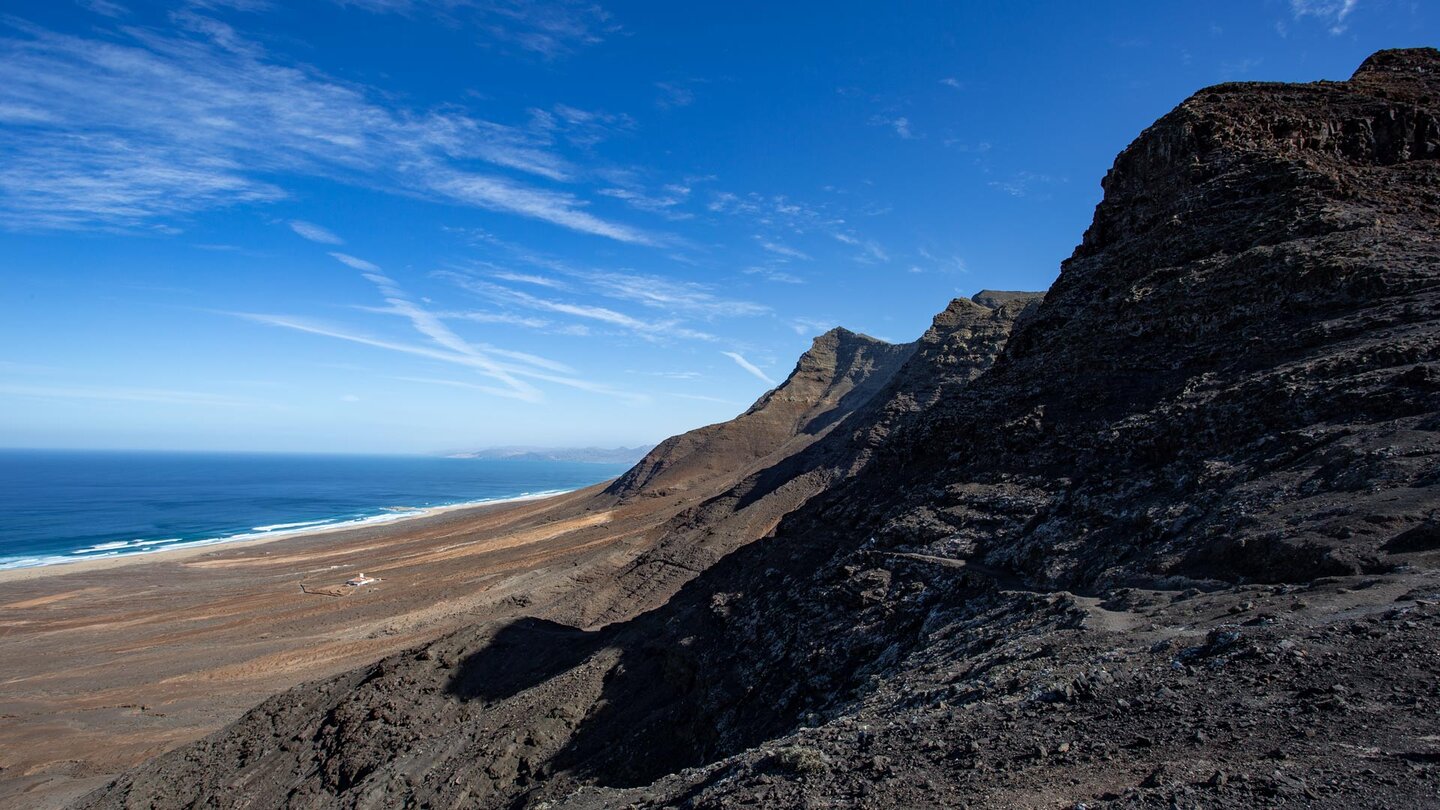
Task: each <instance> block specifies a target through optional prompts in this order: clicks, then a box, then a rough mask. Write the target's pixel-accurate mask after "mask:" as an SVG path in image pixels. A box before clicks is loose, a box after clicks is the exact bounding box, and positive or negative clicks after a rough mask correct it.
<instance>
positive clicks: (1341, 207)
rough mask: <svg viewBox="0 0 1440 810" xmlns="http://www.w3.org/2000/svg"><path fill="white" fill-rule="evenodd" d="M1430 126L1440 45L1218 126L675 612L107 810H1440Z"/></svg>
mask: <svg viewBox="0 0 1440 810" xmlns="http://www.w3.org/2000/svg"><path fill="white" fill-rule="evenodd" d="M1437 121H1440V53H1437V52H1436V51H1434V50H1433V49H1414V50H1408V51H1386V52H1381V53H1378V54H1376V55H1375V56H1373V57H1371V58H1370V59H1369V60H1367V61H1366V63H1365V64H1364V65H1362V66H1361V68H1360V70H1358V71H1357V73H1356V75H1355V77H1353V78H1352V79H1351V80H1350V81H1348V82H1335V83H1332V82H1321V83H1316V84H1310V85H1278V84H1231V85H1221V86H1219V87H1215V88H1210V89H1208V90H1204V91H1201V92H1200V93H1197V94H1196V95H1195V96H1194V97H1192V98H1191V99H1189V100H1187V101H1186V102H1185V103H1184V104H1182V105H1181V106H1180V107H1179V108H1177V109H1176V110H1175V111H1174V112H1172V113H1170V114H1169V115H1167V116H1165V117H1164V118H1162V119H1161V120H1160V121H1158V122H1157V123H1156V124H1155V125H1154V126H1152V127H1151V128H1150V129H1148V130H1146V131H1145V132H1144V133H1142V135H1141V136H1140V137H1139V138H1138V139H1137V140H1136V141H1135V142H1134V143H1133V144H1132V145H1131V146H1129V147H1128V148H1127V149H1126V150H1125V151H1124V152H1122V153H1121V155H1120V156H1119V157H1118V158H1117V160H1116V163H1115V166H1114V168H1113V169H1112V170H1111V171H1110V173H1109V174H1108V175H1107V177H1106V179H1105V183H1104V185H1105V198H1104V200H1103V201H1102V203H1101V204H1100V205H1099V207H1098V208H1097V210H1096V215H1095V220H1094V223H1093V224H1092V226H1091V228H1090V229H1089V230H1088V231H1087V233H1086V235H1085V239H1084V241H1083V242H1082V244H1081V246H1080V247H1079V248H1077V250H1076V252H1075V254H1074V256H1072V257H1071V259H1069V260H1068V261H1067V262H1066V263H1065V264H1064V266H1063V269H1062V273H1061V276H1060V278H1059V280H1058V281H1057V283H1056V285H1055V287H1054V288H1052V290H1051V291H1050V293H1049V294H1048V295H1047V296H1046V298H1045V300H1044V301H1043V303H1041V304H1040V305H1039V306H1038V307H1037V308H1035V309H1034V311H1033V312H1030V313H1028V314H1026V315H1025V316H1024V317H1023V318H1022V319H1021V322H1020V324H1019V325H1018V326H1017V327H1016V328H1015V330H1014V332H1013V333H1012V334H1011V335H1010V337H1009V340H1008V343H1007V344H1006V346H1005V348H1004V349H1003V351H1001V352H1000V354H999V357H998V358H997V359H996V360H995V362H994V364H993V365H992V366H990V367H989V368H988V369H987V370H985V371H984V372H983V373H981V374H979V375H978V376H977V377H975V378H974V379H973V380H970V381H968V382H967V383H965V384H964V385H959V386H953V387H951V388H948V389H946V390H945V391H944V392H942V394H941V395H940V396H938V397H937V398H935V399H934V401H933V402H930V403H928V407H924V408H922V409H918V410H913V411H912V410H909V407H908V406H906V405H904V404H899V403H897V404H895V405H894V406H893V407H894V408H895V410H896V412H897V413H898V414H900V417H899V418H897V419H896V422H895V426H894V427H892V428H888V429H887V428H884V427H882V428H879V429H878V430H877V431H876V433H875V436H876V437H877V443H876V445H875V446H874V447H873V449H872V451H871V452H870V453H869V460H868V463H866V464H865V465H864V466H863V468H862V469H860V470H859V471H858V472H857V473H856V474H855V475H853V476H852V477H849V478H845V479H843V480H840V481H838V482H837V483H835V484H834V485H833V486H832V487H830V488H829V489H827V490H826V491H825V492H822V493H820V494H819V495H817V496H815V497H812V498H810V499H809V500H808V501H807V502H806V503H805V504H803V505H802V506H800V507H799V508H798V509H796V510H795V511H794V512H793V513H791V514H790V515H789V516H788V517H787V518H785V519H784V520H783V521H782V522H781V523H780V525H779V526H778V527H777V528H776V529H775V531H774V533H773V536H772V537H770V538H767V539H765V540H763V541H760V542H755V543H751V544H749V545H745V546H743V547H741V548H739V549H737V550H736V551H734V552H732V553H730V554H729V555H728V556H726V557H724V558H723V559H721V560H720V561H719V562H717V563H716V564H714V565H713V566H711V567H710V568H709V569H708V570H706V571H705V572H704V573H703V574H700V575H699V576H697V577H695V578H694V579H693V580H691V581H690V582H689V583H688V584H686V585H685V586H684V587H683V588H681V590H680V591H679V592H678V593H677V594H676V596H675V597H674V598H673V599H671V600H670V601H669V602H667V603H666V604H665V605H664V606H663V607H660V608H658V609H656V610H654V611H651V612H650V613H647V614H645V615H642V616H639V617H636V618H634V619H631V620H629V621H626V622H622V623H618V624H615V625H610V626H607V627H605V628H603V629H601V630H598V631H589V632H586V631H581V630H577V629H574V628H571V627H567V626H564V625H560V624H558V623H553V622H546V621H543V620H539V619H532V620H522V621H519V622H515V623H511V624H508V625H505V626H501V627H494V626H491V627H483V628H474V629H472V630H467V631H462V632H461V633H457V634H455V635H453V636H450V637H447V638H445V639H442V640H440V641H438V642H436V643H434V644H432V645H428V646H426V647H423V648H419V649H416V650H413V651H411V652H409V653H406V654H404V655H400V656H396V657H392V658H389V659H386V660H384V661H381V662H379V663H377V664H375V665H374V666H372V667H368V668H365V669H363V670H360V671H357V672H354V673H351V674H350V675H347V676H344V677H342V678H339V679H335V680H331V681H326V682H322V683H318V684H313V685H309V686H306V687H301V688H298V689H296V690H292V691H291V692H288V693H286V694H284V695H279V696H277V697H275V698H273V699H272V700H270V701H268V702H267V703H266V704H264V705H262V706H261V707H259V708H257V709H256V710H255V711H253V712H251V713H250V714H248V715H247V716H246V717H245V718H243V719H242V720H241V721H239V722H237V723H236V724H234V725H232V726H231V727H229V728H228V729H226V730H224V731H222V732H220V733H219V734H217V735H214V736H213V737H211V738H209V739H207V740H205V741H202V742H201V743H198V744H196V745H193V746H191V747H189V748H186V749H181V750H179V751H176V752H172V753H171V754H167V755H165V756H163V757H161V758H159V759H157V760H155V761H153V762H151V763H149V764H147V765H145V766H143V767H142V768H139V769H137V770H135V771H132V772H131V773H128V774H126V775H124V776H122V777H121V778H120V779H119V780H117V781H116V782H115V783H114V784H112V785H111V786H109V787H107V788H106V789H104V790H102V791H99V792H97V793H96V794H93V795H92V796H90V797H88V798H87V799H86V800H85V801H84V802H82V805H83V806H92V807H117V806H126V805H127V804H128V805H132V806H133V805H143V806H157V807H166V806H189V805H192V804H196V803H201V804H205V805H207V806H244V805H250V806H259V805H285V806H294V807H310V806H335V805H339V806H350V807H366V806H415V807H421V806H430V807H451V806H466V805H468V806H490V807H501V806H504V807H526V806H530V807H541V806H544V807H551V808H554V807H574V808H595V807H660V806H665V807H671V806H681V807H727V806H745V805H749V806H755V805H763V806H793V807H803V806H817V807H819V806H854V807H927V806H928V807H942V806H943V807H954V806H963V805H967V804H972V805H975V806H1035V807H1064V806H1076V805H1078V804H1084V805H1086V806H1087V807H1094V806H1116V807H1152V806H1153V807H1176V806H1180V807H1188V806H1199V805H1203V806H1210V807H1214V806H1220V807H1225V806H1237V807H1249V806H1255V805H1258V804H1265V805H1269V806H1296V807H1300V806H1328V807H1412V806H1424V805H1433V804H1436V803H1437V802H1440V791H1437V784H1440V773H1437V763H1440V746H1437V743H1436V740H1437V738H1440V721H1437V720H1436V715H1435V713H1434V705H1435V701H1436V700H1440V692H1437V690H1436V686H1435V683H1436V681H1437V675H1440V657H1437V652H1436V650H1437V646H1440V645H1437V644H1436V640H1437V637H1440V613H1437V607H1436V606H1437V603H1440V578H1437V576H1436V574H1437V570H1440V522H1437V518H1440V515H1437V514H1436V512H1437V504H1440V366H1437V364H1440V321H1437V315H1440V243H1437V241H1436V237H1435V224H1436V222H1437V221H1440V126H1437ZM878 403H879V400H878V399H877V400H876V401H875V402H874V403H872V406H875V405H877V404H878ZM882 407H883V406H882ZM830 441H836V442H841V441H845V442H851V441H854V436H853V434H834V433H832V435H831V437H829V438H827V440H826V442H827V443H828V442H830ZM837 452H839V451H837Z"/></svg>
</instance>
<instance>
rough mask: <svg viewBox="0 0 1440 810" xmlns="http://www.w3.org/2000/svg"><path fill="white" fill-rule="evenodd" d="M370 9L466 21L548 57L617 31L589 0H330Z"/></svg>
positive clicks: (608, 15)
mask: <svg viewBox="0 0 1440 810" xmlns="http://www.w3.org/2000/svg"><path fill="white" fill-rule="evenodd" d="M333 2H335V3H337V4H339V5H342V6H351V7H354V8H359V9H364V10H365V11H369V12H374V13H389V14H405V15H413V14H418V13H429V14H434V15H437V16H440V17H442V18H443V19H445V20H447V21H452V22H457V23H461V22H463V23H470V24H473V25H475V26H477V27H479V28H480V29H481V30H483V31H485V32H487V33H488V34H490V36H491V37H493V38H494V39H496V40H499V41H500V42H506V43H510V44H513V45H515V46H517V47H520V48H523V49H525V50H527V51H531V52H533V53H536V54H539V55H540V56H543V57H545V58H547V59H557V58H559V57H562V56H565V55H567V54H570V53H572V52H574V51H575V50H577V49H579V48H581V47H583V46H586V45H594V44H596V43H599V42H601V41H603V40H604V38H605V37H606V36H607V35H609V34H612V33H615V32H616V31H618V30H619V29H620V26H619V25H618V24H616V23H615V22H614V20H613V19H612V18H611V16H610V14H609V13H608V12H607V11H605V9H603V8H601V7H600V6H598V5H596V4H594V3H592V2H588V0H551V1H550V2H540V1H539V0H333Z"/></svg>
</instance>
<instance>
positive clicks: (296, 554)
mask: <svg viewBox="0 0 1440 810" xmlns="http://www.w3.org/2000/svg"><path fill="white" fill-rule="evenodd" d="M597 490H598V487H592V488H590V489H588V490H581V491H578V492H573V493H567V494H565V495H558V496H554V497H551V498H546V499H543V500H534V501H525V502H520V503H506V504H498V505H490V506H483V505H482V506H476V507H471V508H466V509H461V510H455V511H442V512H439V513H437V514H432V515H427V516H424V517H419V518H414V519H410V520H404V521H397V522H394V523H387V524H380V525H374V526H365V527H360V528H355V529H350V530H345V531H330V532H320V533H311V534H300V535H292V536H289V537H283V538H277V539H271V540H250V541H240V542H235V543H227V544H221V545H215V546H207V547H200V548H190V549H180V550H176V551H171V552H158V553H154V554H148V555H137V556H131V557H122V558H112V559H109V560H97V561H89V562H82V563H73V564H70V565H61V566H46V567H42V568H29V569H15V570H10V571H4V572H0V660H3V661H4V662H5V663H4V667H3V673H0V686H3V688H0V807H17V808H18V807H26V808H34V807H55V806H62V805H63V804H64V803H66V802H67V801H69V800H71V799H74V798H76V797H77V796H79V795H81V794H83V793H84V792H86V791H88V790H90V789H92V788H94V787H97V786H99V785H100V784H103V783H104V782H105V781H106V780H107V779H109V778H112V777H113V775H114V774H115V773H116V772H118V771H121V770H124V769H125V768H128V767H130V766H133V765H135V764H138V763H139V762H142V761H144V760H145V759H148V758H149V757H152V756H155V755H156V754H159V753H161V752H164V751H167V750H170V749H171V748H174V747H176V746H177V745H180V744H183V743H186V742H189V741H191V740H194V739H196V738H198V737H201V736H204V735H205V734H208V733H210V732H212V731H214V730H216V729H218V728H220V727H221V726H223V725H225V724H226V723H228V722H230V721H232V720H234V719H235V718H236V717H238V716H239V715H240V714H241V713H242V712H243V711H245V710H246V709H249V708H250V707H251V706H253V705H255V704H256V703H259V702H260V701H261V700H263V699H264V698H265V697H267V696H269V695H271V694H273V693H275V692H277V691H281V690H283V689H286V688H288V687H290V686H293V685H295V684H297V683H300V682H303V681H306V680H310V679H314V678H321V677H326V676H329V675H333V674H335V673H338V672H343V671H345V670H347V669H351V668H353V667H356V666H359V665H361V664H363V663H367V662H369V661H373V660H375V659H377V658H380V657H383V656H385V655H387V654H389V653H392V652H394V651H396V650H400V649H403V648H406V647H409V646H412V645H415V644H418V643H421V642H424V641H429V640H431V639H434V638H436V637H437V636H440V635H442V634H444V633H445V632H447V631H450V630H453V629H455V628H457V627H460V626H463V625H466V624H469V623H473V622H475V621H477V620H480V621H483V620H490V619H499V618H504V617H506V616H509V615H513V614H516V613H518V612H521V611H522V610H523V608H524V607H525V606H527V605H530V604H531V603H532V602H533V600H534V599H536V597H537V595H538V594H542V593H545V592H547V591H548V590H550V589H553V588H563V587H565V585H566V583H567V582H568V581H569V579H570V578H571V577H573V576H575V575H576V574H577V572H580V571H582V570H588V569H589V568H591V567H593V566H594V565H596V564H597V563H602V562H603V561H605V560H608V559H609V558H611V557H612V556H615V555H619V556H620V557H624V556H625V551H624V546H625V541H626V539H627V538H633V537H635V536H637V535H640V534H643V533H644V532H645V531H646V529H647V528H649V526H650V525H651V524H652V523H653V522H654V520H655V519H656V515H654V514H647V515H645V516H638V515H637V514H636V510H625V509H623V508H621V509H607V510H586V509H583V508H580V504H582V503H585V502H586V501H587V499H589V498H590V497H591V496H592V495H593V494H594V493H595V492H596V491H597ZM362 572H363V573H366V574H368V575H370V576H372V577H376V578H378V579H379V581H378V582H375V583H373V584H370V585H366V586H363V587H360V588H348V587H346V586H345V585H344V583H345V581H346V580H347V579H348V578H350V577H352V576H355V575H356V574H358V573H362ZM329 593H343V594H345V595H344V596H339V597H337V596H331V595H328V594H329Z"/></svg>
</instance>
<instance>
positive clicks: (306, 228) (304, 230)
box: [290, 219, 345, 245]
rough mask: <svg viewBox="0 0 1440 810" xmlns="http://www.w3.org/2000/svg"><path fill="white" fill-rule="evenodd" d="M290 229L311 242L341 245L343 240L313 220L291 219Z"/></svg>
mask: <svg viewBox="0 0 1440 810" xmlns="http://www.w3.org/2000/svg"><path fill="white" fill-rule="evenodd" d="M290 230H292V231H294V232H295V233H298V234H300V235H301V236H303V237H304V238H306V239H309V240H310V241H311V242H319V243H320V244H322V245H343V244H345V240H344V239H341V238H340V237H338V236H336V235H335V234H333V233H331V232H329V231H327V230H325V229H324V228H322V227H320V226H319V225H316V224H315V223H313V222H305V221H304V220H299V219H293V220H291V221H290Z"/></svg>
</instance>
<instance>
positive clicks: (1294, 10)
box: [1290, 0, 1360, 36]
mask: <svg viewBox="0 0 1440 810" xmlns="http://www.w3.org/2000/svg"><path fill="white" fill-rule="evenodd" d="M1358 5H1360V0H1290V14H1291V15H1292V16H1293V17H1294V18H1295V19H1296V20H1301V19H1303V18H1305V17H1314V18H1315V19H1317V20H1319V21H1320V22H1321V23H1322V24H1324V25H1327V26H1329V31H1330V34H1331V36H1339V35H1340V34H1343V33H1345V29H1346V28H1347V27H1348V24H1347V23H1346V22H1345V18H1347V17H1349V16H1350V13H1351V12H1352V11H1354V10H1355V7H1356V6H1358Z"/></svg>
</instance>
